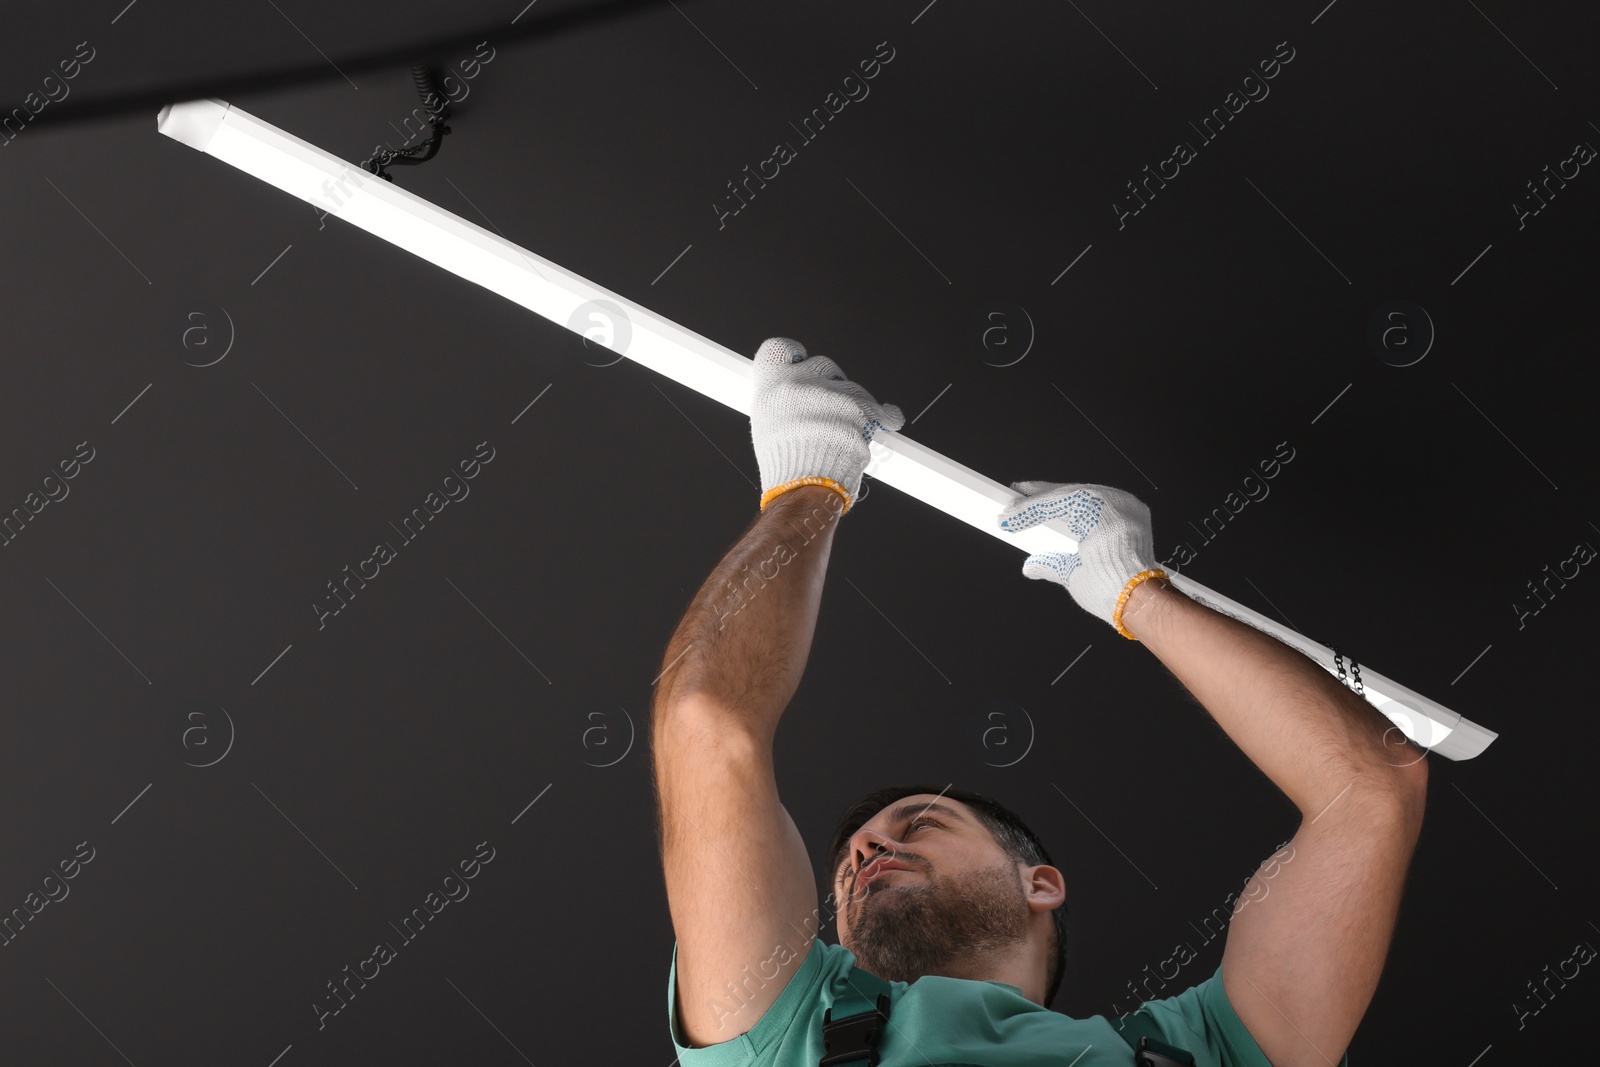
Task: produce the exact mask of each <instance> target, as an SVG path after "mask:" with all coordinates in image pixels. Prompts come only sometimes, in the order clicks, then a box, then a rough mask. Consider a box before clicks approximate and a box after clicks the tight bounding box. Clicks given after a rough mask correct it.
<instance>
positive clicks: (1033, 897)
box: [1023, 864, 1067, 912]
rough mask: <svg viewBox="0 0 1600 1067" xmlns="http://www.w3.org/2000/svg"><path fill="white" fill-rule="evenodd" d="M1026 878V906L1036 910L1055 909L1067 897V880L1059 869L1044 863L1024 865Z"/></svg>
mask: <svg viewBox="0 0 1600 1067" xmlns="http://www.w3.org/2000/svg"><path fill="white" fill-rule="evenodd" d="M1023 875H1024V877H1026V878H1027V879H1028V884H1027V894H1028V907H1029V908H1030V909H1031V910H1033V911H1036V912H1039V911H1055V910H1056V909H1057V908H1059V907H1060V906H1061V904H1062V902H1063V901H1065V900H1066V899H1067V880H1066V878H1064V877H1063V876H1062V874H1061V872H1060V871H1058V870H1057V869H1056V868H1054V867H1051V866H1048V865H1046V864H1040V865H1039V866H1037V867H1024V868H1023Z"/></svg>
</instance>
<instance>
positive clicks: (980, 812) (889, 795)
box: [826, 784, 1067, 1008]
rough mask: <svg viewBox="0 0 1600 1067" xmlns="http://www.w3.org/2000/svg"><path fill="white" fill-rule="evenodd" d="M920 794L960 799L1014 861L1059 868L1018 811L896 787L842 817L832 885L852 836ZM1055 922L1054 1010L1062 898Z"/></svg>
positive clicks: (832, 851) (832, 849) (1047, 1000)
mask: <svg viewBox="0 0 1600 1067" xmlns="http://www.w3.org/2000/svg"><path fill="white" fill-rule="evenodd" d="M918 793H927V794H930V795H933V796H943V797H948V798H950V799H951V800H958V801H960V802H961V803H963V804H965V805H966V806H967V807H969V808H971V809H972V812H973V814H974V815H976V816H977V817H978V820H979V821H980V822H982V823H983V825H984V826H985V827H986V828H987V829H988V831H989V834H990V836H991V837H993V838H994V841H995V844H997V845H999V846H1000V848H1001V850H1002V851H1003V852H1005V854H1006V855H1007V856H1009V857H1010V858H1011V859H1012V860H1014V861H1015V862H1017V863H1023V864H1027V865H1029V866H1037V865H1039V864H1044V865H1045V866H1049V867H1054V866H1055V864H1054V863H1052V862H1051V860H1050V853H1048V852H1046V851H1045V847H1044V845H1043V844H1042V843H1041V842H1040V840H1039V838H1038V837H1037V836H1035V835H1034V832H1033V831H1032V830H1030V829H1028V826H1027V824H1026V823H1024V822H1023V821H1022V820H1021V819H1019V818H1017V816H1016V815H1015V813H1013V812H1012V811H1011V810H1010V809H1008V808H1006V807H1005V806H1004V805H1002V804H1000V803H999V802H998V801H995V800H991V799H990V798H988V797H986V796H984V795H982V794H981V793H972V792H969V791H967V790H965V789H952V788H950V787H948V786H947V787H943V788H941V787H940V786H937V785H918V784H912V785H892V786H889V787H887V788H885V789H875V790H873V791H872V792H870V793H867V794H866V795H864V796H862V797H861V798H860V799H858V800H857V801H856V802H855V803H854V804H851V805H850V806H849V807H848V808H846V809H845V812H844V814H843V815H841V816H840V817H839V823H838V825H837V826H836V827H835V828H834V831H833V840H832V841H831V842H830V843H829V845H828V863H827V867H826V870H827V872H828V874H829V875H830V878H829V885H830V886H831V885H832V884H833V880H832V877H831V876H832V874H833V872H834V871H836V870H838V869H839V865H840V864H841V863H843V862H844V851H845V848H846V846H847V845H849V843H850V838H851V837H852V836H853V835H854V834H855V832H856V831H857V830H859V829H861V827H862V826H864V825H866V823H867V822H868V821H869V820H870V819H871V818H872V817H873V816H874V815H876V814H878V813H879V812H880V811H882V810H883V809H885V808H887V807H888V806H889V805H890V804H893V803H894V802H895V801H897V800H899V799H901V798H902V797H909V796H915V795H916V794H918ZM1051 917H1052V918H1053V919H1054V920H1055V938H1054V944H1053V945H1051V958H1050V964H1049V966H1048V967H1046V968H1045V996H1044V1006H1045V1007H1047V1008H1048V1007H1049V1006H1050V1004H1051V1002H1052V1001H1054V1000H1055V999H1056V991H1057V990H1058V989H1060V988H1061V976H1062V973H1063V972H1064V971H1065V970H1066V968H1067V902H1066V899H1065V898H1062V901H1061V906H1060V907H1058V908H1056V909H1055V911H1054V912H1052V913H1051Z"/></svg>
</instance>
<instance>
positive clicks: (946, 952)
mask: <svg viewBox="0 0 1600 1067" xmlns="http://www.w3.org/2000/svg"><path fill="white" fill-rule="evenodd" d="M1030 915H1031V913H1030V911H1029V909H1028V903H1027V898H1026V896H1025V895H1024V894H1023V891H1022V884H1021V882H1020V880H1019V877H1018V874H1017V868H1016V866H1015V865H1014V864H1011V863H1000V864H997V865H995V866H993V867H986V868H981V869H979V870H974V871H968V872H965V873H963V874H961V875H958V876H955V877H953V878H951V879H948V880H946V879H938V878H935V877H934V876H932V875H930V874H928V873H927V872H925V871H922V870H920V869H919V870H917V871H914V872H908V873H907V874H904V875H894V874H889V875H886V876H881V877H880V878H879V879H876V880H874V881H872V882H869V883H868V884H867V887H866V891H865V897H864V898H862V899H856V900H852V901H851V902H850V903H849V905H848V911H847V918H848V919H849V920H850V922H849V926H848V928H847V929H846V931H845V937H844V939H843V941H842V943H843V945H844V947H845V948H847V949H849V950H850V951H851V952H852V953H853V954H854V955H855V957H856V965H857V966H859V967H861V968H862V969H863V970H865V971H867V972H869V973H871V974H875V975H877V976H878V977H879V978H882V979H884V980H885V981H890V982H906V983H908V984H909V983H911V982H915V981H916V980H917V979H918V978H920V977H922V976H923V975H926V974H945V973H947V972H949V971H950V970H952V969H959V970H962V971H970V970H971V969H972V968H971V965H973V964H977V963H981V962H982V958H983V957H984V956H986V955H988V954H989V953H992V952H994V951H996V950H1001V949H1005V948H1008V947H1010V946H1013V945H1016V944H1018V943H1020V942H1022V941H1024V940H1025V939H1026V938H1027V936H1028V920H1029V918H1030Z"/></svg>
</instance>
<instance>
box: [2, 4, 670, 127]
mask: <svg viewBox="0 0 1600 1067" xmlns="http://www.w3.org/2000/svg"><path fill="white" fill-rule="evenodd" d="M686 2H687V0H686ZM663 6H664V4H663V0H601V2H599V3H594V4H589V5H587V6H585V7H581V8H578V9H576V10H572V11H557V12H549V13H541V14H540V15H534V14H532V13H531V12H530V13H529V15H528V17H527V18H525V19H522V20H521V21H520V22H519V23H518V24H517V25H515V26H506V25H504V24H503V23H496V24H495V25H494V26H492V27H485V28H480V29H477V30H473V31H472V32H471V33H462V34H456V35H454V36H452V37H447V38H439V39H434V40H421V41H417V42H414V43H411V44H405V45H401V46H400V47H397V48H390V49H386V50H384V51H382V52H369V53H367V54H365V55H355V56H348V55H340V56H336V57H334V58H335V59H336V60H337V62H338V65H339V66H338V69H337V70H336V69H334V68H333V67H332V66H331V65H330V64H329V63H327V62H322V61H317V62H312V63H305V64H301V65H299V66H295V67H292V68H280V69H278V70H269V71H261V72H258V73H254V74H248V75H244V76H241V77H233V78H212V79H206V80H200V79H190V80H187V81H183V80H179V81H170V82H165V83H163V84H161V85H157V86H156V87H154V88H152V89H142V90H140V91H138V92H131V93H130V92H121V91H118V92H116V93H115V94H114V95H108V96H106V97H103V98H98V99H96V98H85V97H84V96H83V95H82V90H81V89H80V90H79V91H78V92H75V93H73V98H72V99H70V100H63V101H62V102H60V103H52V104H51V105H50V106H49V107H48V108H46V109H44V111H42V112H40V113H39V115H38V116H36V117H35V118H34V119H33V120H32V122H30V123H29V127H30V128H34V127H39V126H46V127H55V126H65V125H68V124H69V123H73V122H87V121H91V120H94V119H105V118H120V117H124V116H128V115H139V116H141V117H145V118H153V117H154V116H155V114H156V112H158V111H160V110H161V109H162V108H163V107H166V106H167V105H168V104H171V103H176V102H181V101H185V100H204V99H207V98H212V97H216V98H220V99H223V100H228V99H230V98H232V97H238V96H245V95H248V94H252V93H263V92H272V91H276V90H279V89H287V88H292V87H296V86H301V85H314V84H316V83H318V82H324V81H328V82H331V81H341V82H342V81H343V76H342V75H341V74H340V73H339V72H340V71H341V70H342V71H343V72H345V73H355V74H360V73H365V72H370V71H379V70H391V69H393V68H394V67H396V66H402V65H409V64H411V63H413V62H415V60H416V58H417V57H418V56H431V55H436V54H439V53H453V52H458V51H463V50H468V49H471V48H473V47H475V46H476V45H478V44H479V43H480V42H482V41H484V40H493V41H494V42H495V43H496V44H500V45H509V44H515V43H517V42H519V41H531V40H534V39H543V38H547V37H552V36H555V35H556V34H560V33H566V32H568V31H570V30H580V29H587V28H589V27H591V26H594V25H597V24H599V23H603V22H609V21H611V20H613V19H617V18H621V17H624V16H627V15H642V14H647V13H649V12H651V11H653V9H655V8H659V7H663Z"/></svg>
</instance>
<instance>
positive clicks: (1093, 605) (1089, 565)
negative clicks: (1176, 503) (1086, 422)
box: [999, 482, 1168, 641]
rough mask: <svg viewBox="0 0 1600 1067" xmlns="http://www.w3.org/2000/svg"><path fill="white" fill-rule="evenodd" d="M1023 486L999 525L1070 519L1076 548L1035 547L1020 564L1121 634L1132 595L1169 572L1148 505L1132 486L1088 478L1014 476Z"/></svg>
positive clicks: (1016, 526)
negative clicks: (1160, 562) (1158, 551)
mask: <svg viewBox="0 0 1600 1067" xmlns="http://www.w3.org/2000/svg"><path fill="white" fill-rule="evenodd" d="M1011 488H1013V489H1015V490H1016V491H1017V492H1019V493H1021V494H1023V495H1022V496H1020V497H1018V498H1017V499H1016V500H1013V501H1012V502H1011V503H1010V505H1008V506H1007V507H1006V509H1005V510H1004V511H1002V512H1001V513H1000V516H999V522H1000V528H1001V529H1003V530H1007V531H1011V532H1015V531H1018V530H1026V529H1028V528H1030V527H1033V526H1037V525H1039V524H1040V523H1044V522H1049V521H1050V520H1052V519H1064V520H1065V521H1066V525H1067V527H1068V532H1069V533H1071V534H1072V536H1073V537H1074V538H1075V539H1076V540H1077V542H1078V550H1077V551H1076V552H1036V553H1034V554H1033V555H1031V556H1029V557H1028V558H1027V559H1026V560H1024V561H1023V564H1022V573H1023V574H1024V575H1025V576H1026V577H1029V578H1044V579H1048V580H1049V581H1052V582H1055V583H1056V584H1057V585H1060V586H1061V587H1062V588H1064V589H1066V591H1067V592H1068V593H1070V594H1072V599H1073V600H1075V601H1077V603H1078V606H1079V607H1081V608H1083V609H1084V610H1085V611H1087V612H1088V613H1089V614H1091V615H1093V616H1094V617H1095V618H1097V619H1104V620H1105V621H1106V622H1107V623H1108V624H1110V625H1111V626H1113V627H1115V628H1116V631H1117V632H1118V633H1120V634H1121V635H1122V636H1124V637H1126V638H1128V639H1130V640H1134V641H1137V640H1138V638H1136V637H1134V636H1133V634H1131V633H1129V632H1128V631H1127V630H1126V629H1124V628H1123V626H1122V607H1123V605H1124V604H1125V603H1126V602H1127V599H1128V595H1129V594H1130V593H1132V592H1133V590H1134V588H1135V587H1136V586H1137V585H1138V584H1139V582H1141V581H1144V580H1145V579H1146V578H1152V577H1159V578H1167V577H1168V574H1167V572H1166V571H1164V570H1162V569H1161V568H1160V567H1158V566H1157V565H1156V562H1155V543H1154V538H1153V536H1152V533H1151V527H1150V508H1149V506H1148V505H1146V504H1145V503H1144V501H1142V500H1140V499H1139V498H1138V497H1136V496H1134V495H1133V494H1132V493H1128V492H1124V491H1123V490H1121V489H1114V488H1112V487H1111V486H1109V485H1089V484H1086V483H1082V482H1012V483H1011Z"/></svg>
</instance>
